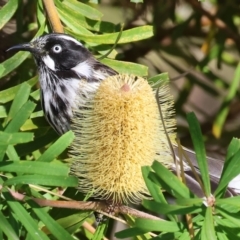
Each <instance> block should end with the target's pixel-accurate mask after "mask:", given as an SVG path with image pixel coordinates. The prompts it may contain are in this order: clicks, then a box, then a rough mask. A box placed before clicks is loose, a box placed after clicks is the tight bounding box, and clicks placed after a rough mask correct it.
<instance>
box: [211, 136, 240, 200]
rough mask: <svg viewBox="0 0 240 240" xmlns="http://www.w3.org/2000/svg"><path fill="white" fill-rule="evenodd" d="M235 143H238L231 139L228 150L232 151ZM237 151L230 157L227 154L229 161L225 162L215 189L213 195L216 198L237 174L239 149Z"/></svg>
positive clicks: (238, 170) (239, 156)
mask: <svg viewBox="0 0 240 240" xmlns="http://www.w3.org/2000/svg"><path fill="white" fill-rule="evenodd" d="M236 141H238V142H239V141H240V140H237V139H233V140H232V142H231V144H230V147H229V148H230V149H231V151H232V144H233V145H234V146H235V144H236ZM237 149H238V151H237V152H236V153H235V154H234V155H233V156H232V154H230V153H228V154H227V155H228V156H229V159H227V160H226V162H225V164H224V167H223V171H222V175H221V178H220V181H219V184H218V187H217V189H216V190H215V192H214V195H215V196H216V197H219V196H221V195H222V194H223V193H224V192H222V190H223V189H224V188H225V187H226V186H227V185H228V184H229V182H230V181H231V180H232V179H233V178H235V177H236V176H237V175H238V174H239V173H240V169H239V158H240V149H239V148H237Z"/></svg>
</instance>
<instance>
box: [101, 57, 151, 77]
mask: <svg viewBox="0 0 240 240" xmlns="http://www.w3.org/2000/svg"><path fill="white" fill-rule="evenodd" d="M101 62H102V63H104V64H106V65H109V66H111V67H112V68H113V69H115V70H116V71H117V72H119V73H128V74H134V75H137V76H147V75H148V68H147V67H146V66H143V65H140V64H137V63H131V62H122V61H118V60H112V59H109V58H104V59H102V60H101Z"/></svg>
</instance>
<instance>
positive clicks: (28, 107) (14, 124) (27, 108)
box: [5, 101, 36, 133]
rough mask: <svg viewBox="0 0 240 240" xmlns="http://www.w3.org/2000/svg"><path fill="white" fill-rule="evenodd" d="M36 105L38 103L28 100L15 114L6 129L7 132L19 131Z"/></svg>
mask: <svg viewBox="0 0 240 240" xmlns="http://www.w3.org/2000/svg"><path fill="white" fill-rule="evenodd" d="M35 107H36V104H35V103H33V102H31V101H28V102H26V103H25V104H24V105H23V106H22V107H21V109H20V110H19V111H18V112H17V113H16V114H15V116H14V118H13V119H12V121H10V123H9V124H8V125H7V127H6V129H5V131H6V132H10V133H11V132H17V131H18V130H19V129H20V127H21V126H22V125H23V124H24V123H25V122H26V120H27V119H28V118H29V116H30V115H31V113H32V112H33V110H34V108H35Z"/></svg>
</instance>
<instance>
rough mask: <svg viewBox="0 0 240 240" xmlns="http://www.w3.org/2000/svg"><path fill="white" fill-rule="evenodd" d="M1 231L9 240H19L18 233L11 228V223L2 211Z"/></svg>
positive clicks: (0, 216) (0, 215)
mask: <svg viewBox="0 0 240 240" xmlns="http://www.w3.org/2000/svg"><path fill="white" fill-rule="evenodd" d="M0 229H1V230H2V231H3V233H4V234H5V235H6V236H7V238H8V239H11V240H19V237H18V236H17V234H16V232H15V231H14V229H13V227H12V226H11V223H9V222H8V221H7V218H6V217H5V216H4V215H3V214H2V212H1V211H0Z"/></svg>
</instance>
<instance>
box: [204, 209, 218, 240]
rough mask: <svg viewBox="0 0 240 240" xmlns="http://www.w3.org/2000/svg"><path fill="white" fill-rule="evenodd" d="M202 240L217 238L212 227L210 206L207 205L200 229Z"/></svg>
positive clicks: (214, 239)
mask: <svg viewBox="0 0 240 240" xmlns="http://www.w3.org/2000/svg"><path fill="white" fill-rule="evenodd" d="M201 239H202V240H206V239H208V240H217V237H216V234H215V229H214V219H213V212H212V208H211V207H207V209H206V214H205V218H204V222H203V226H202V231H201Z"/></svg>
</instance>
